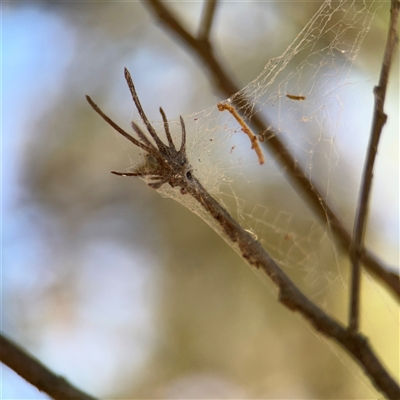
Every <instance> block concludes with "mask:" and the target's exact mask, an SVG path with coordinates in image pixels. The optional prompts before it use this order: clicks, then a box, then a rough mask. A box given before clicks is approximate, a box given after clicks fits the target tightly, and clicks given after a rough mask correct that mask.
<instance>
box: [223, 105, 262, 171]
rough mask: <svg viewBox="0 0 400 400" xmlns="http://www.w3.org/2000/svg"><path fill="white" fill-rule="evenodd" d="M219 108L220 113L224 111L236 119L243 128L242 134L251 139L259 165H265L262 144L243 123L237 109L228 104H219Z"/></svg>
mask: <svg viewBox="0 0 400 400" xmlns="http://www.w3.org/2000/svg"><path fill="white" fill-rule="evenodd" d="M217 107H218V110H219V111H224V110H227V111H229V112H230V113H231V114H232V116H233V117H234V118H235V119H236V121H237V122H238V123H239V125H240V126H241V127H242V132H244V133H245V134H246V135H247V136H248V137H249V139H250V142H251V148H252V150H254V151H255V152H256V154H257V157H258V162H259V164H260V165H263V164H264V162H265V158H264V154H263V152H262V150H261V147H260V144H259V142H258V139H257V136H256V135H255V134H254V133H253V132H252V131H251V129H250V128H249V127H248V126H247V124H246V122H244V121H243V118H242V117H241V116H240V115H239V114H238V112H237V111H236V109H235V107H233V106H231V105H230V104H227V103H218V104H217Z"/></svg>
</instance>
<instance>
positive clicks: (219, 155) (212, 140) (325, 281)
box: [154, 1, 381, 322]
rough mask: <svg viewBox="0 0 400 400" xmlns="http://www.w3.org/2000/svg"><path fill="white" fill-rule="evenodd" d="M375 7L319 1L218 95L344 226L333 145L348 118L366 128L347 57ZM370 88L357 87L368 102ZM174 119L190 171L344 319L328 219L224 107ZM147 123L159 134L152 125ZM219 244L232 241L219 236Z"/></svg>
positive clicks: (342, 284) (341, 257) (338, 261)
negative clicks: (303, 21) (258, 118)
mask: <svg viewBox="0 0 400 400" xmlns="http://www.w3.org/2000/svg"><path fill="white" fill-rule="evenodd" d="M380 4H381V3H379V4H376V3H374V2H368V3H366V2H362V3H358V2H357V3H355V2H353V1H340V2H330V1H325V2H324V3H323V4H322V5H321V7H320V8H319V9H318V11H317V12H316V14H315V15H314V16H313V17H312V18H311V20H310V21H309V22H308V24H307V25H306V26H305V27H304V28H303V29H302V31H301V32H300V33H299V34H298V35H297V36H296V37H295V38H294V40H293V41H292V43H291V44H290V46H289V47H287V49H286V50H285V52H284V53H283V54H282V55H280V56H279V57H276V58H274V59H271V60H270V61H269V62H268V63H267V65H266V66H265V68H264V69H263V71H262V72H261V73H260V74H259V76H257V78H255V79H254V80H253V81H251V82H250V83H249V84H248V85H247V86H246V87H244V88H243V89H242V90H241V91H240V92H239V93H237V94H235V95H234V96H232V97H231V98H230V99H227V100H226V102H227V103H228V104H232V105H235V107H236V110H237V111H238V112H240V114H241V115H242V117H243V119H244V121H246V123H247V124H248V125H249V126H250V120H251V118H252V117H254V116H255V115H257V114H260V115H262V117H263V118H264V119H266V120H267V121H268V124H269V125H268V128H269V129H270V132H269V133H268V134H266V135H265V137H264V140H265V142H267V141H268V140H269V139H270V137H271V135H277V136H278V137H279V138H280V139H281V140H282V141H283V142H284V143H285V145H286V146H287V148H288V149H289V150H290V152H291V153H292V154H293V156H294V157H295V159H296V161H297V162H298V163H299V164H300V165H301V166H302V167H303V169H304V170H305V172H306V174H307V175H308V177H309V179H310V181H311V182H314V183H315V184H316V187H318V190H319V193H320V194H321V196H322V197H323V198H324V200H326V201H327V202H328V204H332V205H334V209H335V210H336V211H337V210H341V207H343V208H344V209H347V208H350V209H351V211H344V213H343V214H340V212H339V213H338V215H341V216H342V217H343V218H342V221H344V223H345V225H346V227H347V228H348V229H349V231H351V226H352V221H353V218H354V209H355V205H356V198H357V187H356V186H355V185H353V182H351V179H350V178H349V177H343V173H344V171H343V167H341V165H340V163H339V161H342V160H341V159H340V156H339V155H340V152H341V150H340V147H341V146H342V144H343V143H344V138H345V137H346V136H349V135H354V130H353V124H356V122H357V124H358V125H354V126H355V127H356V128H357V132H358V133H359V134H360V135H361V134H362V135H364V136H365V137H367V136H368V133H369V123H370V121H365V124H366V125H365V126H364V125H363V124H359V123H360V121H356V122H354V120H353V119H352V118H353V117H352V116H351V115H350V114H351V113H354V107H353V106H351V105H352V104H354V103H355V102H357V101H359V102H361V104H364V103H363V99H362V98H361V100H360V98H359V96H360V95H361V96H363V93H362V90H363V87H362V84H361V83H362V79H363V78H362V77H360V75H359V73H358V71H357V68H355V66H354V63H355V61H356V59H357V56H358V54H359V52H360V50H361V48H362V43H363V40H364V38H365V36H366V35H367V34H368V32H369V30H370V28H371V23H372V20H373V18H374V16H375V14H376V12H377V11H378V10H379V7H380ZM364 79H365V78H364ZM372 86H373V84H371V85H370V87H369V92H368V93H367V95H368V96H369V97H370V98H371V101H372V98H373V97H372ZM288 95H289V96H288ZM242 99H245V100H246V101H243V100H242ZM350 106H351V107H350ZM371 110H372V108H371ZM184 120H185V124H186V130H187V133H188V139H187V154H188V159H189V162H190V163H191V165H192V167H193V173H194V175H195V176H196V177H197V178H198V179H199V180H200V181H201V182H202V184H203V185H204V186H205V187H206V189H207V190H208V191H209V192H210V194H212V195H213V196H214V197H215V198H216V199H217V200H218V201H219V202H221V203H222V204H223V205H224V206H225V208H226V209H227V210H228V211H229V213H230V214H231V215H232V216H233V217H234V218H235V219H236V220H237V221H238V222H239V223H240V224H241V225H242V226H243V227H244V228H245V229H246V230H248V231H249V232H251V233H252V234H253V235H254V236H255V237H256V238H257V239H258V240H259V241H260V242H261V243H262V245H263V246H264V248H265V249H266V251H267V252H268V253H269V254H270V255H271V256H272V257H273V258H274V259H275V260H276V261H277V262H278V263H279V264H280V266H281V267H282V268H283V269H284V270H285V271H286V272H287V273H288V274H289V276H290V277H291V278H292V279H294V281H295V282H296V284H297V285H298V286H299V287H300V288H301V290H303V291H304V292H305V293H306V294H307V295H308V296H310V297H311V299H312V300H314V301H316V302H317V303H318V304H319V305H321V306H323V307H325V308H327V309H329V310H330V311H332V307H333V309H334V312H333V313H334V316H335V317H336V318H338V319H339V320H341V321H342V322H345V321H346V320H347V311H346V307H344V306H343V307H340V309H339V308H338V307H337V306H335V304H336V305H337V301H338V300H337V299H338V298H341V299H343V301H347V300H344V299H345V298H346V296H347V294H348V283H347V280H348V274H349V272H348V271H349V261H348V256H347V255H346V254H343V253H342V252H340V251H338V249H337V247H336V244H335V239H334V238H333V235H332V232H331V230H330V227H329V225H328V224H327V223H326V222H322V221H319V220H318V219H317V218H316V217H315V216H314V215H313V214H312V212H311V211H310V209H309V208H308V207H307V205H306V204H305V202H303V200H302V195H301V193H300V195H299V193H298V192H296V191H294V189H292V188H291V187H290V186H289V185H288V184H287V183H286V181H285V180H284V179H282V177H283V175H284V174H285V171H284V169H283V168H282V166H280V165H279V164H278V163H277V160H276V159H275V158H274V156H273V155H272V154H271V153H269V152H268V151H266V146H264V144H262V147H263V151H264V154H265V158H266V163H265V164H264V165H262V166H260V165H259V163H258V159H257V156H256V153H255V152H254V151H253V150H251V144H250V141H249V139H248V137H247V136H246V135H245V134H243V132H242V130H241V127H240V125H239V123H238V121H237V120H236V119H235V118H234V117H233V116H232V115H231V114H230V113H229V112H228V111H224V112H220V111H218V108H217V105H215V106H214V107H212V108H210V109H207V110H204V111H202V112H199V113H196V114H192V115H187V116H185V117H184ZM351 121H353V122H351ZM363 122H364V121H363ZM154 126H155V128H156V129H157V131H158V132H162V131H163V126H162V124H154ZM170 129H171V132H172V134H173V136H174V139H175V140H176V141H177V142H178V143H179V141H180V137H181V129H180V124H179V121H171V122H170ZM361 131H362V132H361ZM271 132H272V133H271ZM254 133H255V134H256V135H259V134H260V133H261V132H256V131H254ZM361 163H362V161H361ZM339 167H340V168H339ZM158 191H159V192H160V193H161V194H162V195H164V196H166V197H170V198H173V199H175V200H177V201H178V202H180V203H181V204H183V205H184V206H185V207H187V208H189V209H190V210H192V211H193V212H194V213H196V214H197V215H199V216H200V217H201V218H202V219H203V220H204V221H205V222H207V223H208V224H209V225H210V226H211V227H212V228H213V229H214V230H216V231H217V232H218V233H219V234H220V235H221V236H222V237H224V235H223V233H222V232H221V230H220V228H219V226H218V225H217V224H216V223H215V222H214V220H213V219H212V218H211V217H210V216H209V215H208V214H207V213H206V212H205V211H204V210H203V208H202V207H201V206H200V205H199V204H198V203H197V202H196V201H195V200H194V199H192V198H191V197H190V196H187V195H182V194H181V193H180V191H179V190H177V189H173V188H171V187H170V186H169V185H163V186H162V187H161V188H160V189H158ZM344 199H345V200H346V202H345V203H344V202H343V200H344ZM349 203H350V207H349ZM346 221H347V222H346ZM227 243H228V244H229V245H231V246H232V243H230V242H229V240H227ZM235 250H236V249H235Z"/></svg>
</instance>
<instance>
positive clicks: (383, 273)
mask: <svg viewBox="0 0 400 400" xmlns="http://www.w3.org/2000/svg"><path fill="white" fill-rule="evenodd" d="M142 4H143V5H144V6H145V7H147V8H148V9H149V10H150V11H151V13H152V14H154V15H155V16H156V17H157V18H158V20H159V21H160V23H161V24H162V25H164V26H165V27H166V28H167V29H169V30H171V31H172V32H173V33H174V34H175V35H176V36H177V37H178V39H180V40H181V41H182V42H183V43H185V44H186V45H187V46H188V47H189V48H190V49H191V50H192V51H193V53H194V54H195V55H196V56H197V57H199V58H200V60H201V61H202V62H203V64H204V66H205V67H206V68H207V69H208V71H209V73H210V75H211V77H212V79H213V80H214V82H215V86H216V87H217V88H218V89H219V90H220V92H221V93H223V94H224V96H226V97H230V96H232V95H233V94H235V93H237V92H238V91H239V88H238V87H237V86H236V84H235V83H234V82H233V81H232V80H231V78H230V77H229V74H228V73H227V72H226V70H224V68H223V67H222V66H221V63H220V62H219V61H218V60H217V59H216V57H215V55H214V52H213V49H212V47H211V45H210V43H209V42H208V41H200V40H198V39H196V38H195V37H193V36H192V35H191V34H190V33H189V32H188V31H187V30H186V29H185V28H184V27H183V26H182V24H181V23H180V22H179V21H178V20H177V18H176V17H175V15H173V13H172V12H171V11H170V10H169V9H168V8H167V7H166V5H165V3H164V2H162V1H161V0H148V1H142ZM237 101H240V102H241V104H242V105H243V104H244V105H245V106H246V105H248V104H247V101H246V99H244V98H238V99H237ZM252 124H253V125H254V127H255V129H256V130H257V131H258V132H267V131H268V130H267V128H266V127H267V126H269V125H270V124H268V123H267V122H266V121H263V119H262V118H260V117H259V116H258V115H255V116H253V118H252ZM268 134H269V136H270V138H269V140H268V141H266V142H265V143H266V144H267V146H268V148H269V150H270V152H271V153H273V154H274V159H276V160H278V162H279V163H280V164H281V165H282V166H283V168H282V169H283V171H284V172H285V173H286V175H287V177H288V179H289V181H290V182H291V184H292V185H293V186H294V187H295V188H296V189H297V190H298V191H299V192H300V193H302V194H304V195H305V197H306V198H307V200H308V203H307V204H308V205H309V207H310V208H311V209H312V210H313V211H314V213H315V214H316V215H317V217H318V218H319V219H320V220H322V221H326V222H327V223H328V225H329V227H330V229H331V230H332V232H333V233H334V234H335V236H336V238H337V239H338V243H339V244H340V245H341V246H342V248H343V249H344V250H345V251H347V252H348V251H349V249H350V245H351V241H352V239H351V235H350V233H349V232H348V231H347V229H346V228H345V227H344V226H343V224H342V223H341V222H340V220H339V218H338V217H337V216H336V214H335V212H334V211H333V210H332V208H331V207H330V206H329V205H328V203H327V202H326V201H325V200H323V197H322V195H321V194H320V193H319V191H318V189H317V185H316V184H314V183H313V182H311V181H310V180H309V178H308V177H307V175H306V174H305V172H304V170H303V169H302V167H301V166H300V165H299V163H298V162H297V161H296V160H295V158H294V157H293V155H292V154H291V153H290V151H289V150H288V149H287V148H286V146H285V145H284V144H283V142H282V141H281V140H280V139H279V138H278V135H276V134H275V133H274V132H273V131H271V130H269V131H268ZM361 254H362V256H361V260H362V262H363V263H364V264H365V266H366V267H367V268H368V270H369V271H370V272H371V273H372V274H373V275H374V276H375V277H376V278H377V279H378V280H379V281H381V282H382V283H383V284H385V285H386V287H387V288H388V289H389V290H390V291H391V293H392V294H393V295H395V296H396V297H397V298H400V277H399V275H398V274H397V273H396V272H394V268H393V269H392V271H391V270H390V268H389V267H386V266H384V263H383V262H382V261H381V260H379V259H378V258H377V257H376V256H375V255H374V254H372V253H371V252H369V251H368V250H367V249H365V248H364V247H363V248H362V251H361Z"/></svg>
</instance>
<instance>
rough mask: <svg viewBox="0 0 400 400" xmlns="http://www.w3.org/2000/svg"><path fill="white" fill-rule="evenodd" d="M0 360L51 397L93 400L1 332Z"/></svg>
mask: <svg viewBox="0 0 400 400" xmlns="http://www.w3.org/2000/svg"><path fill="white" fill-rule="evenodd" d="M0 361H1V362H2V363H3V364H5V365H7V366H8V367H9V368H11V369H12V370H13V371H15V372H16V373H17V374H18V375H20V376H22V378H24V379H25V380H26V381H28V382H29V383H30V384H31V385H33V386H35V387H37V388H38V389H39V390H40V391H41V392H44V393H47V394H48V395H49V396H50V397H52V398H53V399H57V400H95V398H94V397H92V396H89V395H88V394H86V393H84V392H82V391H81V390H79V389H77V388H76V387H74V386H72V385H71V384H70V383H69V382H67V380H65V379H64V378H63V377H62V376H58V375H56V374H55V373H54V372H53V371H51V370H50V369H48V368H47V367H46V366H44V365H43V364H42V363H41V362H40V361H38V360H37V359H36V358H34V357H33V356H32V355H30V354H28V353H27V352H26V351H25V350H23V349H22V348H20V347H19V346H17V345H16V344H15V343H13V342H12V341H11V340H10V339H7V338H6V337H5V336H4V335H3V334H0Z"/></svg>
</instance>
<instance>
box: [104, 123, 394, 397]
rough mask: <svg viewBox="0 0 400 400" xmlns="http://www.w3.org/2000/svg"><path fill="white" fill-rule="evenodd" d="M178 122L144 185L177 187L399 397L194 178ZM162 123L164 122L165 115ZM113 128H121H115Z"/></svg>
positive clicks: (357, 344) (356, 341) (358, 346)
mask: <svg viewBox="0 0 400 400" xmlns="http://www.w3.org/2000/svg"><path fill="white" fill-rule="evenodd" d="M142 118H143V117H142ZM180 120H181V125H182V146H181V149H180V150H179V151H176V146H175V145H169V146H165V151H162V150H161V149H159V150H158V151H156V153H152V155H154V157H155V158H156V160H157V163H158V166H157V168H155V169H154V170H152V171H149V172H148V173H147V175H149V176H150V179H151V180H157V181H158V182H155V183H153V182H151V183H148V185H149V186H150V187H152V188H153V189H158V188H160V187H161V186H162V185H163V184H166V183H167V184H169V185H170V186H172V187H179V188H180V191H181V194H182V195H186V196H187V195H189V196H192V197H193V198H194V199H195V200H196V201H197V202H198V203H199V204H200V205H201V206H202V207H203V208H204V209H205V210H206V211H207V213H208V214H209V215H210V216H211V217H212V218H213V219H214V220H215V222H216V224H217V225H218V226H219V227H220V229H221V230H222V233H223V236H224V238H226V239H227V240H228V241H229V242H230V243H231V244H232V245H233V247H234V248H235V249H236V250H237V251H238V253H239V254H240V255H241V257H242V258H243V259H244V260H245V261H246V262H247V263H248V264H249V265H250V266H251V267H254V268H255V269H256V270H259V271H261V272H263V273H264V274H265V275H267V276H268V277H269V278H270V279H271V280H272V282H273V283H274V284H275V285H276V286H277V288H278V291H279V301H280V302H281V303H282V304H284V305H285V306H286V307H287V308H289V309H290V310H292V311H298V312H299V313H300V314H301V315H302V316H303V317H304V318H306V319H307V320H308V321H309V322H310V323H311V325H313V326H314V328H315V329H316V330H317V331H319V332H321V333H323V334H324V335H326V336H327V337H330V338H332V339H334V340H336V341H337V342H338V343H340V344H341V345H342V346H343V347H344V348H345V349H347V350H348V351H349V352H350V353H351V354H352V355H353V356H354V358H355V359H356V360H357V361H358V362H359V364H360V365H361V367H362V368H363V369H364V371H365V372H366V374H367V375H368V376H369V377H370V379H371V381H372V382H373V383H374V384H375V386H376V387H377V389H378V390H380V391H381V392H383V393H385V395H386V396H387V397H388V398H390V399H398V398H400V388H399V387H398V385H397V384H396V382H395V381H394V379H393V378H392V377H391V376H390V375H389V373H388V372H387V371H386V369H385V368H384V366H383V365H382V363H381V362H380V361H379V359H378V357H377V356H376V355H375V353H374V351H373V350H372V349H371V347H370V346H369V344H368V342H367V340H366V339H365V338H364V337H363V336H361V335H360V334H352V333H351V332H350V331H349V330H347V329H345V328H344V327H343V326H342V325H341V324H340V323H339V322H337V321H336V320H335V319H333V318H332V317H331V316H329V315H328V314H327V313H326V312H325V311H324V310H322V309H321V308H320V307H318V306H317V305H316V304H315V303H314V302H313V301H311V300H310V299H309V298H308V297H307V296H305V295H304V293H302V292H301V290H300V289H299V288H298V287H297V286H296V285H295V284H294V283H293V282H292V280H291V279H290V278H289V276H288V275H286V274H285V272H284V271H283V270H282V269H281V268H280V266H279V265H278V264H277V263H276V262H275V261H274V260H273V259H272V258H271V257H270V256H269V254H268V253H267V252H266V251H265V249H264V248H263V247H262V245H261V243H260V242H259V241H258V240H256V239H255V238H254V237H253V236H252V235H250V234H249V233H248V232H247V231H246V230H245V229H244V228H243V227H242V226H241V225H240V224H239V223H237V222H236V221H235V220H234V219H233V218H232V216H231V215H230V214H229V213H228V211H227V210H225V208H224V207H222V206H221V205H220V204H219V203H218V201H216V200H215V199H214V198H213V197H212V196H211V195H210V194H209V193H208V192H207V190H206V189H205V188H204V187H203V185H202V184H201V183H200V181H199V180H198V179H197V178H196V177H195V176H194V174H193V170H192V167H191V166H190V164H189V160H188V158H187V155H186V152H185V146H184V143H185V141H186V130H185V124H184V121H183V118H182V117H181V118H180ZM114 125H116V124H115V123H112V126H113V127H114ZM164 125H165V127H167V126H168V122H167V120H166V119H165V120H164ZM149 129H150V128H149V127H148V130H149ZM117 131H118V132H120V130H119V129H117ZM166 132H167V129H166ZM143 135H144V133H143ZM142 140H143V139H142ZM159 140H161V139H159Z"/></svg>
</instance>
